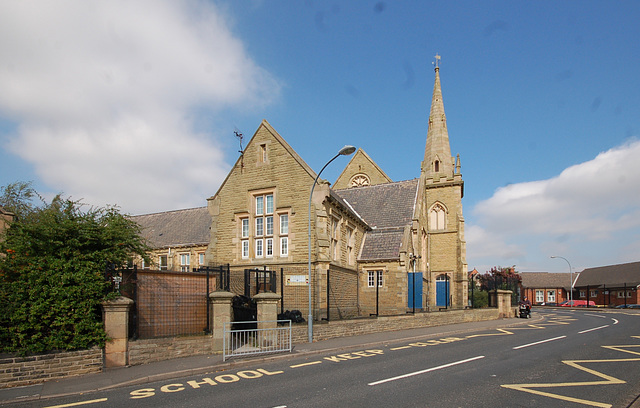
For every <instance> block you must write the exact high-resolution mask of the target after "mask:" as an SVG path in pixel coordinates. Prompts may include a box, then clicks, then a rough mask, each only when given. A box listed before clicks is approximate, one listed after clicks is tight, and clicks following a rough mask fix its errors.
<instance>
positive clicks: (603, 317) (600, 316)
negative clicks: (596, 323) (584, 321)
mask: <svg viewBox="0 0 640 408" xmlns="http://www.w3.org/2000/svg"><path fill="white" fill-rule="evenodd" d="M584 315H585V316H591V317H599V318H601V319H606V317H605V316H602V315H594V314H591V313H585V314H584Z"/></svg>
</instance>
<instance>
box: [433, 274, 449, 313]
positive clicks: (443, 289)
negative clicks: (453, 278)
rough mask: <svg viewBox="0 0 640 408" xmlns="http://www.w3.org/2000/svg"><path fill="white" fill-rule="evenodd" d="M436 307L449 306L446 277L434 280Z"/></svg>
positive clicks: (442, 276) (441, 276)
mask: <svg viewBox="0 0 640 408" xmlns="http://www.w3.org/2000/svg"><path fill="white" fill-rule="evenodd" d="M436 306H440V307H447V306H449V280H448V279H447V276H446V275H440V276H438V277H437V278H436Z"/></svg>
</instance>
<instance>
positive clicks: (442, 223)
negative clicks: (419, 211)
mask: <svg viewBox="0 0 640 408" xmlns="http://www.w3.org/2000/svg"><path fill="white" fill-rule="evenodd" d="M446 215H447V210H446V209H445V208H444V206H443V205H442V204H440V203H436V204H434V205H433V207H431V210H430V211H429V229H431V230H444V229H446V228H447V225H446V224H447V223H446V220H447V217H446Z"/></svg>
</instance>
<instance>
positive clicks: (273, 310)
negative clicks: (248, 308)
mask: <svg viewBox="0 0 640 408" xmlns="http://www.w3.org/2000/svg"><path fill="white" fill-rule="evenodd" d="M253 299H254V300H255V301H256V305H257V307H258V315H257V317H258V329H274V328H276V327H277V326H278V324H277V323H276V320H278V300H280V295H278V294H276V293H273V292H262V293H258V294H257V295H255V296H254V297H253Z"/></svg>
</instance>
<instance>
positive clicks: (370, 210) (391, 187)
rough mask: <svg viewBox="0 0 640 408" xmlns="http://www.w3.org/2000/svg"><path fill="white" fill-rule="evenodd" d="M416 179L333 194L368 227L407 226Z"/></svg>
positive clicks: (409, 219) (416, 185) (413, 198)
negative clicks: (351, 209) (347, 204)
mask: <svg viewBox="0 0 640 408" xmlns="http://www.w3.org/2000/svg"><path fill="white" fill-rule="evenodd" d="M417 190H418V179H413V180H407V181H397V182H395V183H386V184H377V185H374V186H366V187H355V188H346V189H343V190H336V191H335V192H336V193H337V194H338V195H339V196H340V197H342V198H343V199H344V200H346V201H347V202H348V203H349V204H350V205H351V206H352V207H353V209H354V210H355V211H356V212H357V213H358V214H359V215H360V216H361V217H362V218H363V219H364V220H365V221H366V223H367V224H369V226H370V227H371V228H374V229H376V228H395V227H400V226H405V225H409V224H411V220H412V219H413V209H414V206H415V203H416V194H417Z"/></svg>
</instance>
